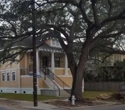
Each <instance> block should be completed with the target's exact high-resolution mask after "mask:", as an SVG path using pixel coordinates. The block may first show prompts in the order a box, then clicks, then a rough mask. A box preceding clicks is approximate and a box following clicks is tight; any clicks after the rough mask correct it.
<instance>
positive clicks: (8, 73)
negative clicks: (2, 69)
mask: <svg viewBox="0 0 125 110" xmlns="http://www.w3.org/2000/svg"><path fill="white" fill-rule="evenodd" d="M8 76H9V77H8ZM8 78H9V80H8ZM10 80H11V79H10V72H9V71H7V72H6V81H10Z"/></svg>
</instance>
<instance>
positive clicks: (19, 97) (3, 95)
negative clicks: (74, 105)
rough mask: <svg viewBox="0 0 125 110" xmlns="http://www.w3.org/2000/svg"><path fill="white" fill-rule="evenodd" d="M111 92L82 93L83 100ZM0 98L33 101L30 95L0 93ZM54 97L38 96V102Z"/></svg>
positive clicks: (54, 97)
mask: <svg viewBox="0 0 125 110" xmlns="http://www.w3.org/2000/svg"><path fill="white" fill-rule="evenodd" d="M112 93H113V92H100V91H85V92H83V98H89V99H95V98H96V97H97V96H98V95H99V94H108V95H110V94H112ZM0 98H7V99H15V100H24V101H33V95H32V94H14V93H0ZM59 98H60V97H56V96H47V95H38V100H39V101H43V100H48V99H59Z"/></svg>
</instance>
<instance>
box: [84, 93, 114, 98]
mask: <svg viewBox="0 0 125 110" xmlns="http://www.w3.org/2000/svg"><path fill="white" fill-rule="evenodd" d="M112 93H113V92H101V91H85V92H83V97H84V98H89V99H95V98H96V97H97V96H99V94H107V95H111V94H112Z"/></svg>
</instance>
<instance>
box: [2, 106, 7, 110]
mask: <svg viewBox="0 0 125 110" xmlns="http://www.w3.org/2000/svg"><path fill="white" fill-rule="evenodd" d="M0 110H8V109H5V108H3V107H1V105H0Z"/></svg>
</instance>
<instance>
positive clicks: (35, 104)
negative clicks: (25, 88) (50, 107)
mask: <svg viewBox="0 0 125 110" xmlns="http://www.w3.org/2000/svg"><path fill="white" fill-rule="evenodd" d="M31 2H32V32H33V36H32V37H33V38H32V43H33V45H32V46H33V47H32V48H33V102H34V106H38V102H37V73H36V28H35V25H36V22H35V19H36V18H35V0H31Z"/></svg>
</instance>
